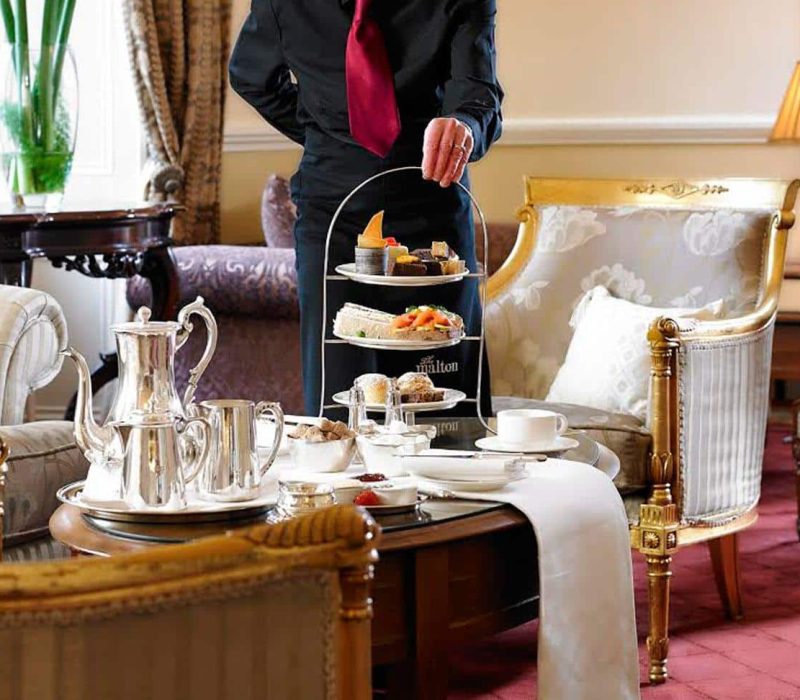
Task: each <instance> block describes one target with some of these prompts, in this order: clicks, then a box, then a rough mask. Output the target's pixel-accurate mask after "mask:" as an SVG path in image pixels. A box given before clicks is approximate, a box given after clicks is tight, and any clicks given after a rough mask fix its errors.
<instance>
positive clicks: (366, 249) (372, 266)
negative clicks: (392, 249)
mask: <svg viewBox="0 0 800 700" xmlns="http://www.w3.org/2000/svg"><path fill="white" fill-rule="evenodd" d="M355 258H356V272H359V273H361V274H364V275H383V274H386V267H387V263H388V260H389V254H388V251H387V244H386V241H385V240H384V238H383V212H382V211H379V212H378V213H377V214H375V216H373V217H372V218H371V219H370V221H369V223H368V224H367V227H366V228H365V229H364V232H363V233H362V234H361V235H359V237H358V241H357V245H356V251H355Z"/></svg>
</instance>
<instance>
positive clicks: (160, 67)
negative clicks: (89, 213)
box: [123, 0, 231, 244]
mask: <svg viewBox="0 0 800 700" xmlns="http://www.w3.org/2000/svg"><path fill="white" fill-rule="evenodd" d="M123 8H124V17H125V25H126V35H127V40H128V48H129V51H130V56H131V65H132V69H133V74H134V81H135V84H136V91H137V96H138V100H139V107H140V110H141V113H142V121H143V122H144V125H145V130H146V133H147V149H148V160H149V178H148V183H147V188H146V191H145V196H146V197H147V198H148V199H150V200H160V201H163V200H171V201H177V202H179V203H181V204H183V205H184V206H185V207H186V210H185V212H183V213H182V214H181V215H180V216H179V217H178V219H177V220H176V221H175V224H174V226H173V237H174V238H175V240H176V241H177V242H178V243H181V244H203V243H215V242H218V241H219V228H220V223H219V209H220V205H219V199H220V175H221V168H222V126H223V121H222V120H223V110H224V101H225V90H226V86H227V61H228V50H229V41H230V17H231V12H230V10H231V0H123Z"/></svg>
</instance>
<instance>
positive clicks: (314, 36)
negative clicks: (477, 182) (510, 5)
mask: <svg viewBox="0 0 800 700" xmlns="http://www.w3.org/2000/svg"><path fill="white" fill-rule="evenodd" d="M354 5H355V1H354V0H252V6H251V10H250V14H249V16H248V17H247V20H246V21H245V23H244V26H243V27H242V31H241V34H240V35H239V39H238V41H237V42H236V46H235V48H234V50H233V55H232V57H231V61H230V79H231V84H232V85H233V88H234V89H235V90H236V92H238V93H239V94H240V95H241V96H242V97H243V98H244V99H245V100H247V102H249V103H250V104H251V105H252V106H253V107H255V109H257V110H258V112H259V113H260V114H261V116H263V117H264V119H266V120H267V121H268V122H269V123H270V124H272V125H273V126H274V127H275V128H276V129H278V131H280V132H282V133H283V134H285V135H286V136H288V137H289V138H291V139H292V140H293V141H296V142H297V143H299V144H303V143H304V142H305V136H306V129H307V128H315V129H318V130H319V131H321V132H323V133H324V134H326V135H327V136H330V137H333V138H335V139H339V140H341V141H344V142H346V143H350V144H352V143H355V142H354V140H353V138H352V137H351V136H350V127H349V121H348V114H347V93H346V86H345V49H346V46H347V36H348V33H349V31H350V25H351V23H352V16H353V8H354ZM370 12H371V13H372V17H373V18H374V19H375V20H376V21H377V22H378V24H379V26H380V27H381V30H382V31H383V35H384V39H385V41H386V49H387V52H388V55H389V62H390V63H391V66H392V70H393V73H394V83H395V91H396V94H397V102H398V108H399V110H400V120H401V124H402V127H403V132H402V133H401V135H400V140H402V139H403V137H404V135H410V134H412V133H413V134H415V135H416V136H415V137H416V138H419V136H420V135H421V134H422V131H423V129H424V127H425V126H426V125H427V123H428V122H429V121H430V120H431V119H432V118H434V117H437V116H452V117H456V118H458V119H460V120H461V121H463V122H464V123H465V124H467V125H468V126H469V127H470V128H471V129H472V134H473V137H474V139H475V147H474V150H473V153H472V160H477V159H478V158H480V157H482V156H483V155H484V153H486V151H487V149H488V148H489V146H490V145H491V143H492V142H493V141H495V140H497V138H498V137H499V136H500V131H501V123H502V117H501V113H500V103H501V101H502V99H503V91H502V89H501V88H500V85H499V84H498V82H497V77H496V67H495V63H496V61H495V43H494V24H495V15H496V13H497V10H496V0H372V5H371V9H370ZM292 75H293V76H294V78H295V79H296V82H294V81H293V80H292Z"/></svg>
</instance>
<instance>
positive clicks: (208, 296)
mask: <svg viewBox="0 0 800 700" xmlns="http://www.w3.org/2000/svg"><path fill="white" fill-rule="evenodd" d="M172 252H173V255H174V256H175V261H176V263H177V266H178V275H179V278H180V298H181V304H182V305H183V304H187V303H189V302H190V301H192V300H193V299H194V298H195V297H197V296H202V297H203V298H204V299H205V300H206V303H207V304H208V306H209V308H211V309H212V311H214V313H217V314H220V315H226V316H247V317H248V318H269V319H296V318H299V315H300V311H299V304H298V296H297V271H296V270H295V253H294V250H292V249H289V248H268V247H266V246H240V245H236V246H233V245H208V246H184V247H176V248H174V249H173V251H172ZM149 301H150V287H149V284H148V283H147V282H146V281H145V280H143V279H141V278H138V277H137V278H134V279H133V280H131V281H130V282H129V283H128V303H129V304H130V306H131V307H133V308H136V307H139V306H141V305H143V304H148V303H149Z"/></svg>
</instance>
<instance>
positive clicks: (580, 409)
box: [487, 177, 800, 683]
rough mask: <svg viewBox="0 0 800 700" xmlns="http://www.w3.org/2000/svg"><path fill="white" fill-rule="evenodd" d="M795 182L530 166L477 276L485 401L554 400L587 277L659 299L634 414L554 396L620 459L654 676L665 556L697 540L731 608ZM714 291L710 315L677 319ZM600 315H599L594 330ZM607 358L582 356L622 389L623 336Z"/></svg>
mask: <svg viewBox="0 0 800 700" xmlns="http://www.w3.org/2000/svg"><path fill="white" fill-rule="evenodd" d="M798 186H800V182H797V181H795V182H779V181H766V180H738V179H731V180H713V181H699V182H685V181H680V180H678V181H659V180H648V181H639V182H636V181H630V180H563V179H537V178H533V177H529V178H527V179H526V182H525V204H524V205H523V207H522V208H521V209H520V212H519V219H520V222H521V223H520V228H519V234H518V237H517V241H516V245H515V247H514V249H513V251H512V253H511V255H510V256H509V258H508V260H507V261H506V263H505V264H504V266H503V267H502V268H501V269H500V270H499V271H498V272H497V273H496V274H495V275H494V276H492V277H491V278H490V280H489V282H488V297H489V304H488V307H487V331H488V335H487V337H488V342H489V360H490V365H491V370H492V393H493V395H494V396H495V408H496V409H498V408H502V407H504V406H508V405H519V404H521V403H531V402H534V403H535V402H537V401H540V400H543V399H545V398H547V397H548V395H549V396H550V397H551V398H553V396H552V395H553V393H554V392H553V389H554V386H552V385H553V384H554V379H555V378H556V377H557V376H559V379H561V376H560V374H559V372H560V369H561V368H562V366H564V365H565V364H566V363H565V359H566V358H567V357H568V350H569V352H570V353H571V352H572V348H571V347H570V342H571V330H570V319H571V318H572V319H573V324H574V319H575V317H576V316H577V315H578V308H579V307H581V306H582V305H581V304H579V301H580V300H582V299H585V298H586V294H587V292H590V290H593V289H596V288H597V287H598V285H599V286H601V287H605V288H607V289H608V290H609V292H610V295H611V296H613V297H616V298H619V299H625V300H628V301H630V302H634V303H635V304H636V306H633V305H630V306H631V308H635V309H640V308H641V307H642V306H645V307H652V308H654V309H660V310H661V311H659V312H658V313H659V314H660V316H658V317H656V316H654V317H653V318H652V319H651V321H648V323H646V324H643V325H642V326H641V328H640V330H639V332H638V333H639V335H638V336H637V338H638V339H639V340H636V342H638V343H641V344H642V356H643V358H644V365H643V367H642V368H641V372H642V373H643V376H642V377H641V381H642V384H643V386H644V392H643V403H644V404H645V406H644V407H643V411H642V415H639V416H637V415H632V414H631V413H629V412H624V411H619V410H613V408H612V409H608V406H607V404H608V403H609V401H608V399H609V397H608V396H603V397H599V398H600V399H602V400H598V401H597V403H598V404H600V405H602V406H603V407H604V408H606V410H598V409H595V408H593V407H592V406H588V405H586V404H587V403H591V402H587V401H581V402H580V403H582V404H583V405H582V406H574V405H559V408H560V410H562V411H563V412H564V413H566V414H567V417H568V419H569V421H570V425H571V426H572V427H575V428H585V429H587V430H589V431H590V432H591V434H592V435H593V436H594V437H596V438H597V439H599V440H601V441H603V442H605V443H606V444H608V445H609V447H611V448H612V449H613V450H614V451H615V452H617V454H618V455H619V456H620V460H621V463H622V472H621V474H620V476H619V477H618V479H617V485H618V487H619V488H620V490H621V491H622V492H623V494H624V495H625V500H626V505H627V507H628V512H629V517H630V521H631V544H632V546H633V547H635V548H636V549H639V550H640V551H641V552H642V554H643V555H644V556H645V558H646V560H647V567H648V580H649V597H650V634H649V636H648V648H649V652H650V679H651V681H652V682H656V683H658V682H663V681H664V680H666V678H667V665H666V661H667V650H668V610H669V580H670V576H671V571H670V564H671V559H672V555H673V553H674V552H675V551H676V550H677V549H678V548H679V547H681V546H683V545H687V544H692V543H695V542H701V541H708V543H709V548H710V552H711V557H712V563H713V565H714V571H715V578H716V581H717V585H718V588H719V592H720V595H721V597H722V601H723V605H724V607H725V609H726V612H727V614H728V615H729V616H731V617H739V616H741V614H742V609H741V599H740V594H739V577H738V568H737V543H736V533H737V532H738V531H739V530H741V529H743V528H745V527H747V526H748V525H750V524H752V523H753V522H754V521H755V519H756V510H755V507H756V504H757V503H758V499H759V494H760V480H761V467H762V464H761V462H762V457H763V445H764V436H765V429H766V420H767V410H768V396H769V376H770V350H771V342H772V330H773V325H774V321H775V314H776V309H777V300H778V293H779V291H780V285H781V279H782V272H783V264H784V257H785V251H786V241H787V233H788V230H789V228H791V226H792V225H793V223H794V215H793V213H792V209H793V207H794V203H795V198H796V195H797V190H798ZM603 294H604V295H606V292H605V290H603ZM711 302H716V317H715V318H713V319H712V320H698V319H699V318H700V316H699V312H698V314H697V315H694V316H684V315H679V308H680V309H686V308H689V309H694V310H698V309H700V307H703V306H704V305H707V304H709V303H711ZM614 303H617V302H616V301H615V302H614ZM671 308H675V313H674V314H673V313H671V312H670V309H671ZM681 313H683V312H681ZM613 325H614V320H613V317H612V319H611V320H610V321H609V325H606V326H605V329H608V330H613V328H611V326H613ZM605 329H604V328H603V327H602V326H601V327H599V328H598V329H597V333H596V335H595V336H594V337H595V339H597V340H598V341H600V340H601V339H600V337H599V336H600V335H603V334H604V330H605ZM576 337H577V331H576ZM598 344H600V343H599V342H598ZM647 344H649V348H650V350H649V352H650V362H649V364H650V375H651V378H650V389H649V395H648V392H647V384H646V379H645V376H646V374H647V364H648V362H647ZM591 352H592V349H591V347H590V348H589V354H590V355H591ZM606 354H610V355H615V354H616V355H617V356H614V357H607V358H602V357H599V358H598V357H594V358H591V359H592V362H591V363H589V364H591V365H592V367H594V368H597V367H602V365H603V363H604V362H607V366H608V369H607V371H608V372H612V371H619V372H620V374H619V376H618V377H614V378H613V381H612V382H611V383H610V386H611V388H612V393H614V392H619V394H620V397H622V399H624V397H625V395H626V392H627V391H628V390H629V389H630V383H631V377H630V376H625V372H626V371H627V372H635V371H636V369H635V367H636V366H637V365H635V363H634V361H633V360H630V361H629V360H628V357H627V355H626V353H625V351H624V350H623V349H622V348H620V350H619V353H613V352H612V353H606ZM584 357H586V355H584ZM601 371H602V370H601ZM589 383H591V382H589ZM579 388H580V387H579ZM556 393H557V394H558V398H559V400H560V401H562V402H567V404H571V403H577V402H575V401H568V400H567V397H565V395H564V391H563V390H562V391H559V392H556ZM509 397H511V398H509ZM611 398H619V397H611ZM622 399H620V403H624V401H623V400H622ZM610 403H611V404H612V405H613V404H614V401H611V402H610Z"/></svg>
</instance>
